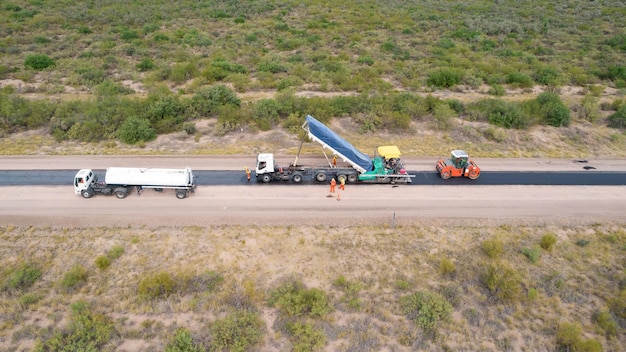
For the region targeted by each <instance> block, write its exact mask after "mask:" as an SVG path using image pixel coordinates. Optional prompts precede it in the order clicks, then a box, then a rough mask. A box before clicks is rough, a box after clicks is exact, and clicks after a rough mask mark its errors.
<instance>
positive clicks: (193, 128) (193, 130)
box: [183, 122, 198, 136]
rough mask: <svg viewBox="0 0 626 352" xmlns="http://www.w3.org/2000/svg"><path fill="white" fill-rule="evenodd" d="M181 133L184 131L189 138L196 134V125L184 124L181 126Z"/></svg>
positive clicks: (191, 123)
mask: <svg viewBox="0 0 626 352" xmlns="http://www.w3.org/2000/svg"><path fill="white" fill-rule="evenodd" d="M183 131H185V133H186V134H187V135H188V136H191V135H193V134H195V133H196V132H198V130H197V129H196V124H195V123H193V122H185V123H184V124H183Z"/></svg>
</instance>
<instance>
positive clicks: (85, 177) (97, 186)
mask: <svg viewBox="0 0 626 352" xmlns="http://www.w3.org/2000/svg"><path fill="white" fill-rule="evenodd" d="M146 188H152V189H154V190H156V191H159V192H160V191H163V190H164V189H173V190H174V191H175V194H176V198H178V199H184V198H187V197H188V196H189V194H190V193H193V192H194V191H195V189H196V185H195V183H194V179H193V172H192V171H191V168H189V167H187V168H184V169H153V168H127V167H110V168H108V169H106V173H105V175H104V182H99V181H98V175H96V174H95V173H94V172H93V170H92V169H82V170H79V171H78V172H77V173H76V176H74V194H76V195H81V196H83V198H91V197H93V196H94V195H95V194H96V193H101V194H104V195H112V194H114V195H115V196H116V197H117V198H119V199H123V198H126V196H128V194H129V193H130V192H131V191H132V190H133V189H137V191H138V192H140V191H141V190H142V189H146Z"/></svg>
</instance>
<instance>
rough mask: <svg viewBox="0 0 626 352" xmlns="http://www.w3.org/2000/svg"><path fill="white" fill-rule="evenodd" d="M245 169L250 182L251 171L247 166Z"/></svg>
mask: <svg viewBox="0 0 626 352" xmlns="http://www.w3.org/2000/svg"><path fill="white" fill-rule="evenodd" d="M244 169H245V170H246V177H247V178H248V182H250V169H248V167H247V166H244Z"/></svg>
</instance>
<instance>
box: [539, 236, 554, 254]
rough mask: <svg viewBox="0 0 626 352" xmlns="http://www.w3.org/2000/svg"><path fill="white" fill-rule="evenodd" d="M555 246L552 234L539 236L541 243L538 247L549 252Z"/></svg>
mask: <svg viewBox="0 0 626 352" xmlns="http://www.w3.org/2000/svg"><path fill="white" fill-rule="evenodd" d="M555 244H556V235H555V234H553V233H547V234H545V235H543V236H541V242H539V246H540V247H541V248H543V249H545V250H546V251H551V250H552V248H554V245H555Z"/></svg>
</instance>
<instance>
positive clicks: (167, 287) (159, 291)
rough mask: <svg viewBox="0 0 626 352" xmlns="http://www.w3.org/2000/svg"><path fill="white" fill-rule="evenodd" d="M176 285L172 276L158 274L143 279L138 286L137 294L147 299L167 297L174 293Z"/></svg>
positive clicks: (163, 273)
mask: <svg viewBox="0 0 626 352" xmlns="http://www.w3.org/2000/svg"><path fill="white" fill-rule="evenodd" d="M175 288H176V283H175V282H174V279H173V278H172V277H171V276H170V274H168V273H166V272H158V273H155V274H151V275H148V276H146V277H145V278H143V279H141V280H140V281H139V283H138V284H137V294H138V295H139V296H140V297H142V298H146V299H155V298H159V297H167V296H169V295H171V294H172V293H174V290H175Z"/></svg>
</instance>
